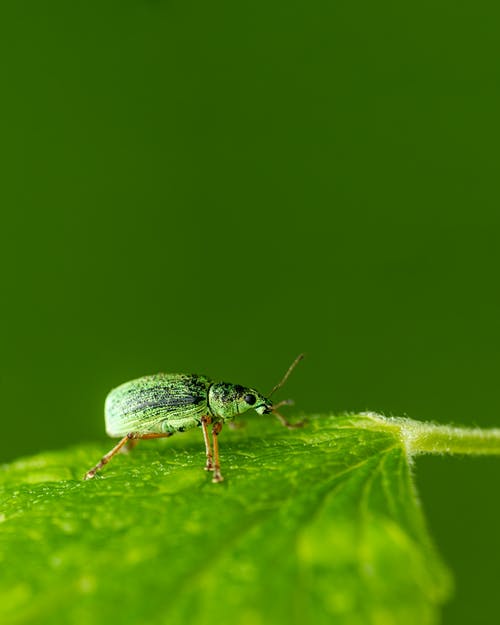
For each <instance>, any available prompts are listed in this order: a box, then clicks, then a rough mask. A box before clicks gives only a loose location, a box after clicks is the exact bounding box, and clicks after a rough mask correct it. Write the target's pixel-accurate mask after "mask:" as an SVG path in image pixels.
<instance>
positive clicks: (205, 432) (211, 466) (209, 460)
mask: <svg viewBox="0 0 500 625" xmlns="http://www.w3.org/2000/svg"><path fill="white" fill-rule="evenodd" d="M209 423H212V419H211V418H210V417H202V418H201V429H202V430H203V440H204V441H205V454H206V456H207V462H206V464H205V471H213V470H214V464H213V457H212V450H211V448H210V439H209V437H208V430H207V425H208V424H209Z"/></svg>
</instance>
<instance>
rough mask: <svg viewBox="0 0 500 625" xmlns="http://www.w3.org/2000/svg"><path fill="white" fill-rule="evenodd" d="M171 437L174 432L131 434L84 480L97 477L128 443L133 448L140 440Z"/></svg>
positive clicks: (85, 476)
mask: <svg viewBox="0 0 500 625" xmlns="http://www.w3.org/2000/svg"><path fill="white" fill-rule="evenodd" d="M169 436H172V432H166V433H165V434H139V433H137V432H129V433H128V434H127V435H126V436H124V437H123V438H122V439H121V441H120V442H119V443H118V444H117V445H115V446H114V447H113V449H111V450H110V451H108V453H107V454H105V455H104V456H103V457H102V458H101V459H100V460H99V462H98V463H97V464H96V465H95V467H92V469H90V471H87V473H85V475H84V476H83V479H84V480H91V479H92V478H93V477H94V476H95V474H96V473H97V472H98V471H100V470H101V469H102V468H103V466H104V465H106V464H108V462H109V461H110V460H111V458H112V457H113V456H114V455H116V454H117V453H118V452H119V451H121V450H122V448H123V446H124V445H125V443H127V441H128V442H129V443H132V447H135V445H136V444H137V442H138V439H140V438H146V439H147V438H167V437H169Z"/></svg>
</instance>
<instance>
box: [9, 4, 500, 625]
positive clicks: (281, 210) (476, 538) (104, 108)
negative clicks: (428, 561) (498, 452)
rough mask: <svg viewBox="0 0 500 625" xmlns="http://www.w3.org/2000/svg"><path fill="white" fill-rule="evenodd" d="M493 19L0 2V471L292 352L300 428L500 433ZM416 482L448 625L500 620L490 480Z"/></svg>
mask: <svg viewBox="0 0 500 625" xmlns="http://www.w3.org/2000/svg"><path fill="white" fill-rule="evenodd" d="M498 17H499V15H498V8H497V4H496V3H494V2H488V1H485V0H478V1H476V2H474V3H471V2H461V1H460V2H457V1H456V0H455V1H451V0H446V1H439V0H438V1H437V2H436V1H433V2H427V1H424V2H418V3H416V2H413V3H395V2H377V3H374V2H357V3H352V2H337V1H331V2H322V1H319V0H310V1H309V2H295V1H290V0H288V1H286V2H275V3H270V2H261V1H259V0H257V1H256V0H253V1H252V2H245V1H243V2H229V1H225V2H224V1H222V2H221V1H215V2H210V3H208V2H176V1H161V0H135V1H133V0H120V1H119V2H118V1H116V0H115V1H108V2H102V1H101V2H92V1H88V0H86V1H85V2H83V1H75V2H70V3H68V2H63V1H62V0H60V1H50V0H49V1H48V2H44V3H40V2H34V1H32V2H29V1H27V2H17V1H16V2H12V1H10V2H8V1H6V2H3V3H2V8H1V9H0V24H1V26H0V29H1V37H0V48H1V61H0V63H1V65H2V71H1V81H2V82H1V84H2V98H1V104H0V107H1V113H2V114H1V121H0V124H1V145H2V150H1V153H2V160H3V162H2V167H1V172H2V186H1V206H2V211H1V230H0V261H1V267H2V306H1V346H2V365H1V371H0V389H1V394H2V437H1V438H0V460H1V461H8V460H10V459H12V458H14V457H16V456H18V455H22V454H31V453H34V452H37V451H38V450H41V449H45V448H56V447H62V446H65V445H67V444H71V443H78V442H80V441H85V440H94V439H97V438H101V439H102V438H103V436H104V432H103V415H102V412H103V409H102V405H103V400H104V397H105V395H106V393H107V391H108V390H109V389H110V388H111V387H113V386H115V385H117V384H119V383H121V382H123V381H125V380H128V379H130V378H133V377H136V376H139V375H142V374H146V373H152V372H156V371H160V370H163V371H180V372H191V371H193V372H199V373H206V374H207V375H210V376H212V377H214V378H222V379H227V380H229V381H234V382H240V383H243V384H248V385H253V386H256V387H257V388H260V389H262V390H263V391H264V392H265V391H266V390H269V389H270V388H271V387H272V386H273V385H274V384H275V383H276V382H277V380H278V378H279V377H280V376H281V375H282V373H283V372H284V370H285V369H286V367H287V366H288V365H289V363H290V362H291V360H292V359H293V357H294V356H295V355H296V354H297V353H299V352H301V351H305V352H306V353H307V360H306V361H305V362H304V363H303V364H301V365H300V368H299V369H298V370H297V371H296V372H295V373H294V376H293V378H292V379H291V380H290V382H289V384H288V388H287V389H286V392H283V396H292V397H294V398H295V400H296V403H297V408H296V410H298V411H304V412H306V413H307V412H318V411H330V410H332V411H337V412H338V411H344V410H349V411H357V410H366V409H371V410H378V411H382V412H384V413H385V414H395V415H408V416H411V417H416V418H422V419H435V420H438V421H442V422H449V421H453V422H456V423H464V424H469V425H471V424H477V425H483V426H488V425H493V426H494V425H496V426H498V425H499V424H500V394H499V392H498V371H499V353H500V324H499V313H500V298H499V288H498V270H499V266H500V265H499V263H500V250H499V236H498V225H499V219H498V217H497V212H498V206H499V202H498V200H499V195H500V193H499V183H498V173H499V158H498V145H499V138H500V137H499V134H500V133H499V130H500V124H499V115H498V111H499V105H500V101H499V100H500V82H499V60H500V58H499V57H500V53H499V48H498ZM226 435H227V436H228V437H229V436H230V433H228V434H226ZM416 472H417V483H418V486H419V490H420V495H421V499H422V502H423V506H424V508H425V510H426V513H427V516H428V519H429V524H430V527H431V532H432V534H433V535H434V537H435V539H436V541H437V543H438V545H439V547H440V550H441V552H442V554H443V556H444V558H445V560H446V561H447V562H448V563H449V564H450V566H451V567H452V569H453V570H454V571H455V573H456V583H457V596H456V598H455V599H454V600H453V602H451V603H450V604H449V605H448V606H447V607H446V609H445V612H444V617H445V618H444V621H445V623H454V624H456V623H470V622H474V623H491V619H492V615H493V614H495V604H496V596H495V593H496V592H497V589H498V583H499V581H500V570H499V567H498V553H499V547H500V544H499V543H500V537H499V535H498V531H497V530H498V515H499V511H500V502H499V498H498V496H497V495H498V480H499V477H500V465H499V463H498V461H497V460H494V459H492V460H490V459H488V460H484V459H483V460H471V459H467V460H461V459H445V458H424V459H420V460H418V462H417V466H416ZM496 613H497V615H498V611H497V610H496Z"/></svg>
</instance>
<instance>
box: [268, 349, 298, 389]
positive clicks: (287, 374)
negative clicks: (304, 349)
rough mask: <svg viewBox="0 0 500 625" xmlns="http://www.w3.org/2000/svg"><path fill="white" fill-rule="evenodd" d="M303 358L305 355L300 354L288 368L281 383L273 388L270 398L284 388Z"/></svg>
mask: <svg viewBox="0 0 500 625" xmlns="http://www.w3.org/2000/svg"><path fill="white" fill-rule="evenodd" d="M302 358H304V354H299V355H298V356H297V358H296V359H295V360H294V361H293V362H292V364H291V365H290V366H289V367H288V371H287V372H286V373H285V375H284V376H283V378H282V379H281V382H278V384H276V386H275V387H274V388H273V390H272V391H271V392H270V393H269V395H268V397H271V395H272V394H273V393H275V392H276V391H277V390H278V389H279V388H281V387H282V386H283V384H284V383H285V382H286V381H287V380H288V376H289V375H290V373H292V371H293V370H294V369H295V367H296V366H297V365H298V364H299V362H300V361H301V360H302Z"/></svg>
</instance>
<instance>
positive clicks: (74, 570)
mask: <svg viewBox="0 0 500 625" xmlns="http://www.w3.org/2000/svg"><path fill="white" fill-rule="evenodd" d="M425 428H427V430H425ZM429 431H431V434H429ZM432 431H435V432H436V436H435V437H434V438H435V440H434V439H433V438H432ZM450 431H451V430H450V429H448V430H447V431H446V432H445V433H444V434H443V433H442V432H441V434H440V433H439V428H435V427H434V426H424V425H421V424H417V423H416V422H411V421H408V420H395V419H384V418H382V417H378V416H374V415H344V416H338V417H333V416H332V417H329V416H325V417H314V418H311V419H310V421H309V423H308V424H307V426H306V427H305V428H303V429H301V430H294V431H288V430H284V429H283V428H280V426H279V424H278V423H276V422H275V421H273V420H271V419H269V417H262V418H259V417H256V418H252V419H249V420H248V426H247V427H246V428H245V429H244V430H238V431H234V432H230V431H227V428H226V429H225V430H224V432H223V433H222V435H221V436H220V445H221V458H222V469H223V473H224V475H225V477H226V481H225V482H223V483H222V484H212V482H211V481H210V475H209V474H206V473H204V472H203V471H202V467H203V464H204V447H203V442H202V440H201V433H200V432H192V433H187V434H183V435H179V436H175V437H173V438H171V439H168V440H164V441H143V442H141V443H140V446H139V447H138V448H137V449H136V450H134V451H133V453H130V454H127V455H121V456H118V457H116V458H115V459H113V461H112V463H110V464H109V465H108V466H107V467H106V468H105V469H104V470H103V471H102V473H100V474H99V475H98V476H97V477H96V478H95V479H94V480H91V481H86V482H84V481H82V480H81V477H82V475H83V473H84V472H85V471H86V470H87V469H88V468H90V467H91V466H92V465H93V464H95V462H96V461H97V460H98V459H99V458H100V456H102V454H103V452H105V451H107V450H108V449H109V447H111V445H90V446H89V445H87V446H82V447H78V448H72V449H68V450H65V451H58V452H53V453H44V454H40V455H38V456H34V457H32V458H28V459H23V460H19V461H17V462H15V463H13V464H11V465H8V466H5V467H4V468H3V470H2V471H0V502H1V507H0V622H2V623H6V624H8V625H14V624H17V623H23V624H24V623H36V624H37V625H43V624H45V623H47V624H49V623H50V624H51V625H57V624H58V623H61V624H62V623H64V624H72V625H79V624H80V623H81V624H85V625H87V624H88V623H92V624H93V625H100V624H103V625H104V624H105V623H106V624H108V623H113V622H119V623H120V624H127V623H146V624H163V623H165V624H167V623H168V624H173V625H184V624H188V625H190V624H193V625H194V624H196V625H208V624H215V623H218V624H221V625H225V624H226V623H227V624H231V625H254V624H255V625H259V624H262V625H265V624H266V625H267V624H273V625H280V624H281V623H286V624H297V625H298V624H299V623H300V624H304V623H311V624H314V625H321V624H323V623H335V624H340V625H343V624H345V625H351V624H358V623H359V624H360V625H361V624H363V625H366V624H367V623H368V624H369V623H373V624H383V625H390V624H392V623H394V624H398V625H400V624H401V623H405V625H411V624H412V623H415V624H418V625H423V624H426V623H434V622H436V620H437V618H438V614H439V606H440V605H441V604H442V603H443V602H444V601H445V600H446V599H447V597H448V596H449V594H450V589H451V581H450V575H449V573H448V572H447V569H446V567H445V566H444V565H443V563H442V562H441V560H440V558H439V556H438V554H437V553H436V550H435V548H434V546H433V544H432V541H431V539H430V537H429V534H428V532H427V529H426V526H425V522H424V519H423V516H422V512H421V509H420V506H419V503H418V500H417V497H416V493H415V487H414V485H413V482H412V477H411V468H410V461H409V457H410V456H409V452H412V453H418V452H421V451H438V452H442V451H446V450H447V451H450V449H444V448H443V445H444V444H443V443H442V444H441V447H439V445H437V447H439V448H436V449H434V448H433V447H432V446H433V445H434V446H436V444H437V443H436V441H439V440H441V442H442V440H443V437H444V438H446V437H448V439H449V440H452V441H453V440H458V438H459V437H458V438H457V436H451V435H450V434H449V432H450ZM467 432H469V433H470V431H467ZM419 437H420V438H419ZM429 440H430V441H431V443H430V442H429ZM433 440H434V442H432V441H433ZM452 446H453V445H452ZM497 447H498V442H497ZM478 450H479V448H477V449H476V451H478ZM459 451H464V449H460V450H459ZM468 451H469V452H470V449H469V450H468ZM473 451H474V450H473ZM479 451H480V450H479ZM488 451H489V452H490V453H491V449H490V450H488ZM493 452H495V450H493ZM495 453H498V450H497V451H496V452H495Z"/></svg>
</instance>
